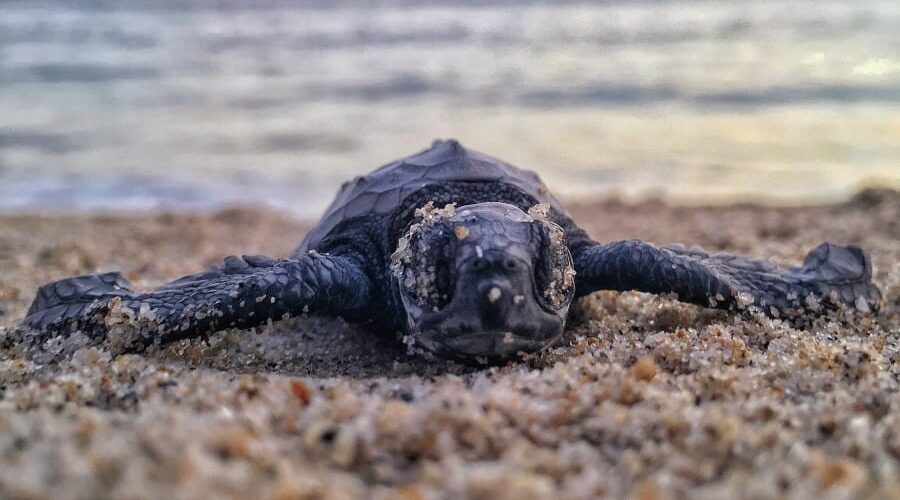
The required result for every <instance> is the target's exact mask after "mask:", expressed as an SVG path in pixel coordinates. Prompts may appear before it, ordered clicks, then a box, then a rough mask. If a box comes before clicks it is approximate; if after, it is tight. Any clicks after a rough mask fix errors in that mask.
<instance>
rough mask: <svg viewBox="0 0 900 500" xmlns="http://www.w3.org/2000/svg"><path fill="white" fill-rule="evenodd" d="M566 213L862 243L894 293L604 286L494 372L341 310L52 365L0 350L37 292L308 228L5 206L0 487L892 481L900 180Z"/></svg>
mask: <svg viewBox="0 0 900 500" xmlns="http://www.w3.org/2000/svg"><path fill="white" fill-rule="evenodd" d="M572 212H573V215H574V216H575V217H576V219H577V220H578V221H579V222H581V223H583V225H584V226H585V227H586V229H588V231H589V232H590V233H591V234H592V235H593V236H594V237H595V238H596V239H598V240H601V241H611V240H617V239H623V238H642V239H647V240H650V241H654V242H660V243H668V242H683V243H686V244H698V245H701V246H703V247H705V248H706V249H708V250H727V251H730V252H736V253H744V254H750V255H756V256H766V257H770V258H772V259H774V260H776V261H778V262H780V263H782V264H796V263H798V262H799V261H800V260H801V259H802V257H803V256H804V255H805V253H806V251H808V250H810V249H812V248H813V247H814V246H815V245H817V244H818V243H819V242H821V241H823V240H829V241H833V242H835V243H841V244H858V245H861V246H862V247H863V248H865V249H866V250H867V251H869V252H870V255H871V256H872V261H873V263H874V266H875V281H876V283H877V284H878V285H879V286H880V287H881V289H882V292H883V293H884V295H885V304H884V306H883V309H882V310H881V311H880V312H879V313H877V314H868V315H860V314H853V313H850V312H847V311H842V312H838V313H835V314H832V315H830V316H827V317H823V318H819V319H817V320H815V321H812V322H810V324H808V325H805V326H803V327H799V326H792V325H788V324H785V323H782V322H779V321H771V320H767V319H749V320H744V319H738V318H734V317H731V316H729V315H727V314H725V313H723V312H719V311H710V310H706V309H701V308H697V307H694V306H689V305H684V304H680V303H678V302H675V301H673V300H671V299H668V298H662V297H655V296H651V295H646V294H639V293H623V294H617V293H612V292H601V293H597V294H594V295H593V296H591V297H588V298H585V299H583V300H582V301H581V302H580V303H579V304H578V314H577V321H574V324H572V325H571V327H570V328H569V330H568V331H567V333H566V336H565V338H564V340H563V343H562V344H561V345H560V346H559V347H557V348H554V349H551V350H549V351H547V352H544V353H541V354H540V355H536V356H533V357H530V358H528V359H524V360H519V361H516V362H513V363H510V364H508V365H507V366H503V367H492V368H475V367H467V366H461V365H457V364H454V363H451V362H443V361H434V360H427V359H424V358H422V357H421V356H415V355H408V354H407V353H406V351H405V347H404V346H403V345H402V344H401V343H400V342H398V341H397V340H396V339H394V338H393V337H392V336H390V335H378V334H377V333H375V332H371V331H366V330H365V329H363V328H361V327H357V326H353V325H349V324H347V323H345V322H343V321H341V320H337V319H327V318H298V319H292V320H289V321H286V322H282V323H276V324H275V325H274V326H272V327H266V328H262V329H259V330H257V331H254V332H250V331H239V330H233V331H227V332H222V333H219V334H216V335H213V336H211V338H209V339H208V340H205V341H204V340H193V341H181V342H178V343H175V344H172V345H170V346H167V347H165V348H163V349H157V350H151V351H148V352H145V353H141V354H137V355H121V356H111V355H110V354H109V353H108V352H106V351H104V350H102V349H97V348H90V349H82V350H80V351H79V352H77V353H76V354H75V355H74V356H73V357H72V358H71V359H63V360H61V361H47V360H46V359H41V358H34V357H27V356H23V355H22V353H21V352H19V351H18V350H17V349H16V347H15V346H14V345H9V342H5V343H4V339H5V338H7V339H8V332H9V330H10V329H11V328H12V327H13V326H14V325H15V324H16V321H17V320H18V319H20V318H21V317H22V315H23V314H24V312H25V310H26V309H27V307H28V304H29V303H30V301H31V298H32V296H33V294H34V291H35V289H36V287H37V286H38V285H40V284H42V283H44V282H46V281H49V280H52V279H57V278H61V277H64V276H68V275H72V274H78V273H84V272H91V271H95V270H121V271H122V272H123V273H124V274H125V275H126V276H127V277H128V278H129V279H130V280H131V281H132V283H134V284H135V285H136V287H138V288H151V287H153V286H156V285H158V284H161V283H163V282H165V281H169V280H171V279H174V278H177V277H179V276H181V275H184V274H188V273H193V272H196V271H197V270H199V269H202V268H204V267H205V266H208V265H211V264H215V263H218V262H220V261H221V259H222V258H223V257H224V256H226V255H229V254H241V253H244V254H254V253H263V254H269V255H274V256H283V255H287V254H288V253H289V252H290V251H291V250H292V249H293V247H294V246H295V245H296V244H297V243H298V242H299V240H300V238H301V236H302V234H303V233H304V232H305V231H306V230H308V229H309V227H310V226H309V224H307V223H303V222H297V221H295V220H292V219H290V218H288V217H285V216H282V215H279V214H277V213H272V212H265V211H260V210H255V209H249V208H246V209H231V210H227V211H223V212H219V213H215V214H184V213H150V214H132V215H123V216H111V215H109V216H100V215H91V216H88V215H73V216H62V215H52V216H40V215H0V346H2V347H0V497H3V498H107V497H110V498H215V497H229V496H232V497H244V498H248V497H252V498H279V499H289V498H319V497H326V498H352V497H372V496H375V497H381V498H406V499H415V498H449V497H457V496H459V495H464V496H468V497H471V498H515V499H517V500H521V499H525V498H551V497H558V498H589V497H594V496H597V495H608V496H611V497H624V496H633V497H635V498H641V499H656V498H669V497H674V498H679V497H688V496H689V497H697V498H725V497H748V498H752V497H781V496H787V497H795V498H808V497H812V496H819V497H822V498H845V497H867V498H890V497H893V498H896V497H898V496H900V396H898V393H900V193H896V192H890V191H866V192H863V193H861V194H860V195H858V196H857V197H855V198H854V199H853V200H852V201H850V202H848V203H844V204H840V205H832V206H822V207H794V208H778V207H762V206H754V205H740V206H725V207H706V208H697V207H695V208H689V207H676V206H670V205H667V204H666V203H664V202H659V201H653V202H645V203H641V204H638V205H629V204H625V203H621V202H618V201H615V200H601V201H598V202H597V203H594V204H582V205H578V206H575V207H573V208H572ZM4 344H5V345H4Z"/></svg>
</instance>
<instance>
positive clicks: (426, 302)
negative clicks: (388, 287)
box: [391, 224, 455, 312]
mask: <svg viewBox="0 0 900 500" xmlns="http://www.w3.org/2000/svg"><path fill="white" fill-rule="evenodd" d="M452 234H453V233H452V231H449V230H448V229H447V228H446V227H444V225H443V224H437V225H430V226H425V225H422V226H419V227H415V225H414V226H413V227H411V228H410V230H409V231H408V232H407V233H406V235H404V237H403V238H401V239H400V241H399V244H398V246H397V250H396V252H394V254H393V255H392V256H391V259H392V264H391V270H392V272H393V273H394V276H396V277H397V279H398V281H399V282H400V289H401V292H402V293H403V294H404V295H405V296H406V297H409V298H412V299H414V300H415V302H416V304H417V305H418V306H419V307H422V308H426V309H430V310H432V311H435V312H436V311H440V310H441V309H443V308H444V306H446V305H447V304H448V303H449V302H450V299H451V298H452V296H453V289H454V286H455V282H454V280H453V273H452V272H451V271H452V265H451V263H452V262H453V259H454V254H455V246H454V245H453V238H451V235H452Z"/></svg>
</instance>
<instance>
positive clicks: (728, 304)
mask: <svg viewBox="0 0 900 500" xmlns="http://www.w3.org/2000/svg"><path fill="white" fill-rule="evenodd" d="M597 290H620V291H625V290H639V291H643V292H649V293H655V294H670V295H672V296H673V297H677V299H678V300H680V301H684V302H689V303H693V304H698V305H700V306H704V307H715V308H723V309H730V310H734V311H738V310H743V311H746V310H748V308H749V309H750V310H754V311H757V312H761V313H763V314H766V315H770V316H781V317H784V316H790V315H806V314H810V313H811V311H812V312H813V313H814V312H815V311H821V310H823V309H826V308H829V307H831V308H833V307H837V306H839V305H841V304H845V305H847V306H849V307H855V308H857V309H863V310H868V309H871V308H874V307H877V305H878V304H879V301H880V293H879V291H878V289H877V288H876V287H875V285H873V284H872V272H871V265H870V263H869V259H868V258H867V257H866V255H865V254H864V253H863V251H862V250H860V249H859V248H857V247H854V246H838V245H834V244H831V243H823V244H821V245H819V246H818V247H816V248H815V249H814V250H812V251H811V252H809V254H808V255H807V256H806V259H805V260H804V261H803V264H802V265H800V266H797V267H792V268H788V269H785V268H781V267H778V266H776V265H774V264H772V263H770V262H766V261H764V260H757V259H751V258H746V257H740V256H735V255H730V254H725V253H707V252H704V251H702V250H700V249H697V248H689V249H688V248H685V247H683V246H657V245H653V244H650V243H646V242H643V241H638V240H628V241H617V242H612V243H599V242H597V241H594V240H592V239H591V238H590V237H588V235H587V233H586V232H585V231H583V230H582V229H581V228H579V227H578V225H576V223H575V222H574V221H573V220H572V219H571V218H570V216H569V215H568V213H567V212H566V210H565V208H563V206H562V204H560V202H559V201H558V200H557V199H556V198H555V197H554V196H553V195H552V194H551V193H550V192H549V191H548V190H547V188H546V187H545V186H544V184H543V183H542V182H541V180H540V178H539V177H538V176H537V175H536V174H534V173H533V172H530V171H527V170H522V169H519V168H516V167H514V166H512V165H510V164H508V163H505V162H503V161H500V160H498V159H496V158H493V157H491V156H488V155H485V154H482V153H479V152H476V151H473V150H470V149H466V148H465V147H463V146H462V145H461V144H460V143H459V142H457V141H454V140H446V141H437V142H435V143H434V144H433V145H432V147H431V148H429V149H427V150H425V151H422V152H420V153H417V154H415V155H413V156H410V157H408V158H405V159H402V160H399V161H396V162H393V163H390V164H388V165H385V166H383V167H381V168H379V169H377V170H375V171H374V172H372V173H370V174H368V175H366V176H362V177H357V178H356V179H354V180H352V181H351V182H348V183H345V184H344V185H343V186H342V187H341V189H340V191H339V192H338V194H337V197H336V199H335V200H334V202H333V203H332V204H331V206H330V207H329V208H328V209H327V211H326V212H325V214H324V216H323V217H322V219H321V220H320V221H319V223H318V225H316V226H315V228H313V229H312V230H311V231H310V232H309V233H308V234H307V235H306V237H305V238H304V239H303V241H302V242H301V243H300V246H299V247H298V248H297V250H296V251H295V252H294V253H293V254H292V255H291V256H290V257H288V258H283V259H275V258H271V257H263V256H244V257H228V258H226V259H225V261H224V263H223V264H222V265H219V266H217V267H213V268H211V269H209V270H206V271H203V272H200V273H197V274H193V275H190V276H186V277H184V278H181V279H178V280H176V281H173V282H171V283H169V284H166V285H163V286H161V287H160V288H158V289H157V290H154V291H149V292H139V291H135V290H133V289H132V287H131V286H130V285H129V283H128V282H127V281H126V280H125V278H124V277H123V276H122V275H120V274H119V273H114V272H109V273H103V274H90V275H85V276H79V277H74V278H67V279H63V280H60V281H56V282H53V283H49V284H47V285H44V286H42V287H41V288H40V289H39V290H38V292H37V296H36V298H35V299H34V303H33V304H32V305H31V308H30V310H29V311H28V315H27V317H26V318H25V319H24V324H25V326H26V327H28V328H25V330H26V331H28V332H30V333H29V334H27V335H26V336H25V337H23V340H22V341H21V342H28V343H32V344H34V343H41V342H45V341H46V340H48V339H50V338H51V337H56V336H59V335H74V334H76V333H77V334H79V335H85V336H87V337H88V338H89V339H91V340H92V341H96V342H98V343H103V342H106V343H111V342H112V343H114V342H123V341H122V339H123V338H125V339H127V348H126V350H138V349H141V348H143V347H146V346H148V345H151V344H160V343H165V342H169V341H172V340H175V339H182V338H187V337H198V336H204V335H206V334H209V333H211V332H215V331H218V330H223V329H227V328H251V327H254V326H256V325H261V324H266V323H268V322H272V321H279V320H281V319H284V318H287V317H291V316H298V315H303V314H306V313H309V314H326V315H333V316H340V317H342V318H345V319H346V320H348V321H351V322H357V323H364V324H368V325H370V328H371V329H372V330H373V331H382V332H387V333H395V332H401V333H402V334H403V335H404V336H406V338H407V340H410V339H411V340H412V341H413V342H414V344H415V345H416V346H421V347H422V348H424V349H425V350H427V351H430V352H432V353H434V354H436V355H440V356H446V357H451V358H457V359H469V360H474V359H504V358H509V357H510V356H512V355H515V354H517V353H520V352H526V353H527V352H535V351H538V350H540V349H543V348H545V347H547V346H550V345H552V344H553V343H554V342H555V341H557V340H558V339H559V338H560V336H561V335H562V333H563V329H564V328H565V325H566V317H567V316H568V314H569V308H570V306H571V305H572V301H573V300H574V299H575V298H577V297H580V296H584V295H587V294H589V293H591V292H594V291H597Z"/></svg>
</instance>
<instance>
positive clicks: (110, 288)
mask: <svg viewBox="0 0 900 500" xmlns="http://www.w3.org/2000/svg"><path fill="white" fill-rule="evenodd" d="M133 294H134V291H133V290H132V289H131V284H130V283H128V280H126V279H125V277H124V276H122V275H121V274H120V273H116V272H111V273H95V274H86V275H84V276H76V277H74V278H66V279H62V280H59V281H54V282H51V283H47V284H46V285H44V286H42V287H40V288H39V289H38V291H37V294H36V295H35V298H34V302H32V304H31V307H30V308H29V309H28V314H27V316H25V319H24V320H23V323H24V324H25V325H26V326H29V327H31V328H34V329H37V330H43V329H46V328H49V327H51V326H53V325H55V324H58V323H61V322H64V321H66V320H68V319H70V318H77V317H83V316H86V315H87V314H88V313H89V311H88V309H89V308H91V307H94V306H95V305H98V304H99V303H100V302H106V301H108V300H110V299H112V298H113V297H130V296H132V295H133Z"/></svg>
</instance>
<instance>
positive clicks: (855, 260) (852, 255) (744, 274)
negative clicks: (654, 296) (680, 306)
mask: <svg viewBox="0 0 900 500" xmlns="http://www.w3.org/2000/svg"><path fill="white" fill-rule="evenodd" d="M574 260H575V271H576V275H575V279H576V284H575V286H576V290H577V293H578V294H579V295H585V294H587V293H590V292H593V291H596V290H620V291H625V290H637V291H642V292H649V293H674V294H675V295H676V296H677V297H678V299H679V300H681V301H684V302H690V303H694V304H699V305H703V306H707V307H718V308H723V309H732V308H744V309H746V308H751V307H758V308H759V309H760V310H761V311H762V312H764V313H766V314H769V315H779V314H783V313H788V312H804V311H808V310H811V309H816V308H817V307H818V306H819V305H824V306H828V305H836V304H847V305H850V306H854V307H856V308H857V309H862V310H867V309H870V308H875V307H877V306H878V304H879V301H880V299H881V293H880V292H879V291H878V288H877V287H876V286H875V285H874V284H873V283H872V267H871V264H870V262H869V259H868V258H867V257H866V255H865V253H864V252H863V251H862V250H861V249H859V248H858V247H854V246H848V247H843V246H838V245H833V244H831V243H822V244H821V245H819V246H818V247H816V248H815V249H814V250H813V251H811V252H810V253H809V254H808V255H807V256H806V259H805V260H804V262H803V265H801V266H798V267H793V268H790V269H783V268H780V267H778V266H776V265H775V264H773V263H771V262H767V261H764V260H757V259H750V258H747V257H740V256H736V255H731V254H724V253H720V254H708V253H706V252H704V251H703V250H700V249H697V248H692V249H685V248H684V247H681V246H665V247H657V246H654V245H652V244H649V243H645V242H643V241H639V240H629V241H619V242H616V243H611V244H608V245H596V246H589V247H585V248H582V249H580V250H579V251H577V252H576V253H575V256H574Z"/></svg>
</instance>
